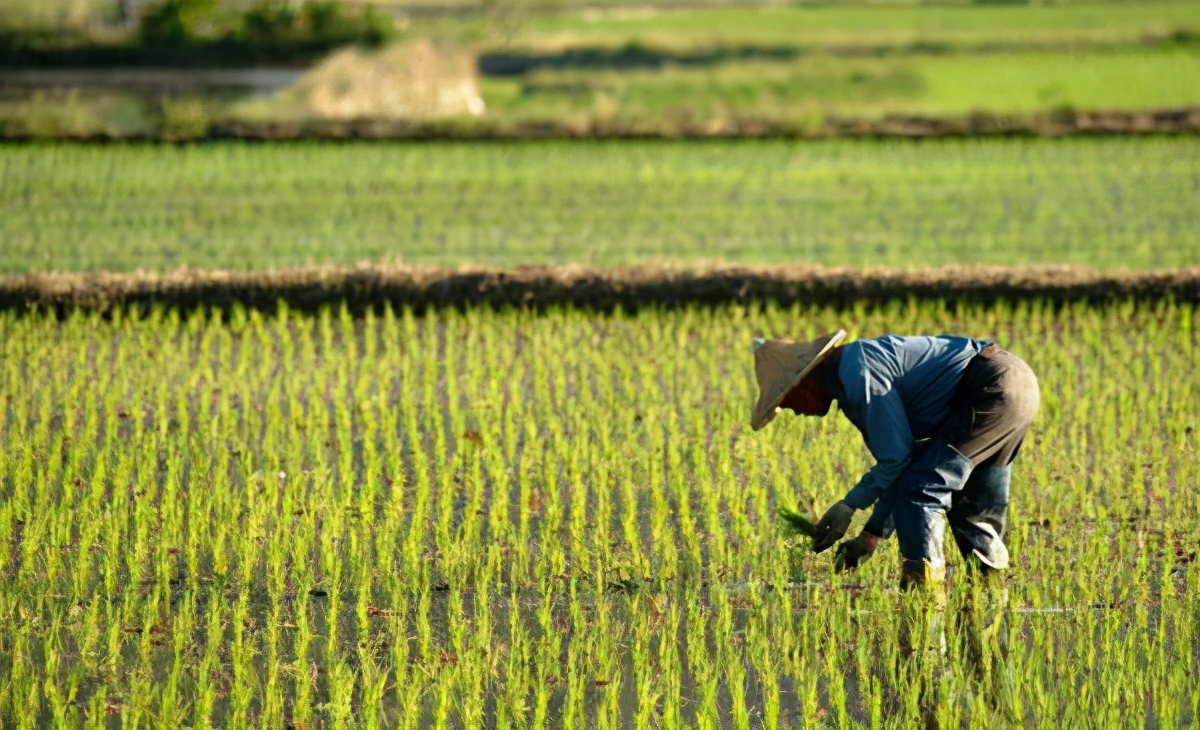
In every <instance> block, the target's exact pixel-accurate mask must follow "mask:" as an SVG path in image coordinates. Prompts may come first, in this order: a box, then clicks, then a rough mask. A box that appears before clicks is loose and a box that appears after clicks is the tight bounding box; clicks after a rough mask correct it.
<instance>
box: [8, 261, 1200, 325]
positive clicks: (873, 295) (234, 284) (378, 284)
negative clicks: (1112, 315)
mask: <svg viewBox="0 0 1200 730" xmlns="http://www.w3.org/2000/svg"><path fill="white" fill-rule="evenodd" d="M896 299H918V300H942V301H946V302H948V303H954V304H956V303H982V304H990V303H995V302H999V301H1009V302H1019V301H1022V300H1033V299H1036V300H1041V301H1045V302H1049V303H1056V304H1062V303H1068V302H1089V303H1096V304H1103V303H1118V302H1125V301H1150V302H1154V301H1163V300H1168V299H1169V300H1174V301H1176V302H1188V303H1192V304H1200V265H1197V266H1188V267H1183V268H1178V269H1170V270H1158V271H1109V270H1101V269H1092V268H1087V267H1079V266H1069V265H1052V266H1011V267H1009V266H984V265H978V266H964V265H950V266H943V267H938V268H914V269H892V268H882V267H880V268H856V267H826V266H817V265H807V264H788V265H778V266H764V265H753V266H749V265H748V266H740V265H732V264H706V265H693V266H684V265H658V264H654V265H638V266H627V267H614V268H593V267H588V266H580V265H563V266H527V267H518V268H507V269H505V268H490V267H460V268H441V267H430V266H399V265H361V266H357V267H335V266H320V267H308V268H299V269H288V270H280V271H273V272H231V271H218V270H197V269H179V270H176V271H172V272H165V273H154V272H134V273H114V272H93V273H38V274H8V275H2V276H0V310H7V311H16V312H30V311H48V312H52V313H55V314H57V315H65V314H67V313H69V312H71V311H74V310H83V311H93V312H96V311H98V312H109V311H112V310H114V309H123V310H128V309H145V308H148V307H151V306H155V305H158V306H164V307H167V308H173V309H178V310H183V311H191V310H196V309H212V308H215V309H221V310H228V309H229V308H231V307H234V306H238V305H240V306H243V307H246V308H249V309H258V310H265V311H274V310H275V309H276V308H277V307H278V306H279V304H280V302H284V303H286V304H287V306H288V307H289V308H291V309H294V310H299V311H315V310H319V309H321V308H323V307H337V306H341V305H343V304H345V305H346V306H347V307H348V308H349V309H350V310H351V311H352V312H355V313H361V312H363V311H366V310H368V309H374V310H378V309H381V308H382V307H384V306H385V305H390V306H392V307H393V308H396V309H401V308H406V307H411V308H412V309H413V310H415V311H418V312H420V311H424V310H426V309H429V308H448V307H458V308H469V307H492V308H505V307H526V308H530V309H535V310H542V309H546V308H550V307H576V308H581V309H588V310H596V311H613V310H617V309H623V310H626V311H636V310H638V309H640V308H645V307H663V308H673V307H682V306H720V305H725V304H731V303H744V304H765V303H777V304H781V305H785V306H787V305H791V304H819V305H833V306H850V305H854V304H859V303H866V304H872V303H884V302H887V301H892V300H896Z"/></svg>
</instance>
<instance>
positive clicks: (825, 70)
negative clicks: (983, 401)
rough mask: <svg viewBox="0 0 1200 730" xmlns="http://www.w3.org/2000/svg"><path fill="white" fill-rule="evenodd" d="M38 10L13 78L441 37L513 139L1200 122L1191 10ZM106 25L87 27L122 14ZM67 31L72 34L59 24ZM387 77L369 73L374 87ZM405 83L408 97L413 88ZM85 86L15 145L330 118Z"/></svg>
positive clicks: (32, 92)
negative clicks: (1171, 115)
mask: <svg viewBox="0 0 1200 730" xmlns="http://www.w3.org/2000/svg"><path fill="white" fill-rule="evenodd" d="M20 7H26V8H27V11H26V12H24V13H22V12H19V11H18V10H17V9H18V8H20ZM32 7H33V6H15V7H14V9H12V10H10V11H9V15H10V16H11V17H13V18H24V20H22V21H20V23H24V25H21V24H20V23H18V21H16V20H13V21H11V22H12V23H14V24H15V25H12V26H11V27H13V28H19V30H14V31H13V33H11V34H10V36H11V37H10V52H9V54H8V63H9V65H20V64H22V63H25V64H29V63H34V64H37V65H40V66H43V67H44V66H47V65H64V64H66V65H71V64H74V65H79V64H90V65H96V64H109V65H111V64H114V63H119V64H121V65H130V64H149V65H159V66H161V65H202V66H219V65H233V66H245V65H247V64H264V63H267V64H275V65H278V64H280V63H287V64H295V63H301V62H303V63H306V64H308V63H317V62H318V61H317V59H318V57H319V56H320V55H321V54H322V53H324V52H326V51H328V50H330V49H331V48H334V47H336V46H338V45H343V44H347V43H355V42H360V43H366V44H368V45H378V44H380V43H384V42H387V41H388V39H392V40H393V41H394V42H398V43H412V42H417V41H420V40H423V39H433V40H434V41H435V44H436V45H437V47H439V48H441V49H443V50H444V52H445V53H447V54H457V53H468V54H470V55H471V57H472V58H473V59H475V64H474V65H475V66H476V68H477V74H478V76H479V81H478V90H479V94H480V95H481V97H482V101H483V102H484V106H486V112H485V113H484V114H483V115H481V116H478V117H474V116H468V115H463V117H462V118H460V119H457V120H455V121H456V123H457V124H458V125H460V126H466V127H471V126H475V127H481V128H487V129H498V130H501V131H503V130H506V129H507V130H510V133H511V134H518V135H520V134H525V132H519V131H511V130H514V129H515V128H516V127H515V126H514V125H518V124H521V123H531V122H532V123H538V124H541V125H543V126H546V127H551V128H554V129H558V130H560V133H561V134H572V135H577V134H588V133H589V132H588V130H590V129H596V128H601V127H604V126H605V125H608V126H613V125H616V126H621V127H626V128H631V129H640V130H646V131H651V132H654V133H657V134H666V135H670V134H672V133H684V132H685V131H686V132H688V133H694V132H695V131H696V130H701V131H702V130H704V129H714V130H720V129H746V128H750V127H752V126H753V124H754V123H760V124H762V123H766V124H771V125H774V126H776V127H779V128H786V129H795V130H817V129H821V128H822V127H823V125H824V124H826V122H828V121H829V120H831V119H836V118H845V117H849V118H854V119H868V120H871V119H879V118H882V117H885V116H887V115H897V114H899V115H920V116H929V117H934V118H947V117H950V118H961V117H965V116H969V115H977V114H988V115H993V116H998V117H1002V118H1003V117H1029V116H1031V115H1034V114H1054V115H1058V116H1060V117H1064V118H1069V117H1070V115H1072V114H1074V113H1075V112H1077V111H1081V110H1130V109H1156V108H1164V107H1167V108H1183V109H1194V108H1200V13H1197V12H1196V11H1195V5H1194V3H1193V2H1190V1H1184V2H1139V3H1104V4H1091V3H1087V4H1083V3H1065V4H1051V5H1041V4H1027V3H1016V4H999V5H996V4H962V5H932V6H927V5H916V4H896V5H884V6H878V5H869V6H866V5H861V4H857V3H834V4H830V5H806V4H795V5H787V6H776V7H746V6H741V7H738V6H717V7H700V8H690V9H679V8H673V9H672V8H669V7H667V6H663V7H645V8H640V9H637V10H636V11H631V10H629V9H620V8H610V9H603V8H590V9H579V8H574V7H572V6H571V5H570V4H569V3H568V4H566V5H545V4H539V3H533V2H530V3H520V2H496V3H491V2H488V3H483V4H480V5H471V6H466V7H463V8H459V9H458V10H455V11H454V12H450V11H449V10H448V9H447V8H446V7H443V6H441V5H438V4H436V3H435V4H434V5H433V6H419V7H418V6H412V5H407V6H406V5H388V6H384V7H381V8H379V9H374V8H373V7H372V6H365V8H364V6H359V5H343V4H338V3H336V2H308V3H290V4H289V3H282V2H280V1H278V0H264V1H263V2H258V3H255V4H220V3H217V2H216V0H172V1H171V2H170V3H167V4H166V5H150V6H148V7H149V8H150V9H149V10H148V11H146V13H145V14H143V15H140V16H138V17H140V20H139V21H138V22H137V23H136V24H134V25H130V26H128V28H127V27H126V26H119V25H113V21H111V20H110V21H108V22H107V23H106V22H105V21H103V20H89V21H83V20H79V21H77V22H75V23H74V24H73V25H72V24H70V23H69V22H68V19H69V18H71V17H73V16H72V15H71V13H69V12H65V11H64V12H62V13H59V14H58V15H54V14H53V13H50V12H49V11H47V10H45V9H42V10H38V11H37V12H36V13H34V12H33V10H32ZM64 7H65V6H64ZM72 7H76V8H84V7H86V8H93V9H99V8H101V7H115V6H101V5H96V6H90V5H87V6H85V5H80V6H72ZM431 7H432V8H439V7H440V8H441V11H442V12H438V13H432V12H429V11H430V8H431ZM422 8H424V10H422ZM90 12H91V11H89V13H87V14H84V15H83V16H81V17H86V18H97V17H98V18H101V19H102V18H104V17H108V16H105V15H104V14H100V15H99V16H94V15H92V14H90ZM110 15H111V13H110ZM53 18H58V19H59V20H58V21H57V22H58V23H60V25H58V26H52V27H53V28H54V29H53V30H50V29H47V27H46V24H48V23H53V22H55V21H53V20H52V19H53ZM34 19H40V20H38V21H37V22H39V23H41V25H36V24H35V20H34ZM64 23H65V24H66V25H65V26H62V25H61V24H64ZM30 24H34V25H30ZM39 29H40V30H39ZM369 63H370V62H369V61H366V60H364V61H363V62H362V66H361V68H360V70H359V73H358V75H359V76H367V75H369V74H371V73H373V72H374V71H373V70H372V69H371V68H370V66H369ZM314 73H319V69H318V70H315V71H314ZM385 78H386V76H385ZM430 80H431V81H432V82H435V83H436V82H437V81H438V79H436V78H433V79H430ZM442 81H443V82H444V83H447V84H450V83H454V84H457V83H461V82H462V80H460V79H443V80H442ZM468 82H469V83H472V84H473V83H475V82H474V81H471V80H468ZM390 83H391V84H392V87H390V92H389V93H399V94H403V93H404V88H405V86H406V85H410V84H411V82H405V83H399V82H396V81H395V80H394V79H393V81H392V82H390ZM64 87H65V88H64ZM72 88H73V86H72V83H71V81H70V78H69V77H67V78H65V79H62V78H60V79H59V80H57V81H55V82H54V83H53V84H43V85H42V86H38V85H37V84H36V83H35V82H34V81H33V80H30V81H23V82H21V84H20V85H18V86H13V87H9V88H7V89H5V90H3V92H2V93H0V134H7V135H9V136H29V135H39V134H40V135H43V136H55V135H59V134H75V135H79V134H105V135H110V136H111V135H115V136H124V135H151V136H153V135H163V136H167V137H172V136H177V129H176V128H174V127H173V126H172V123H171V116H170V111H169V109H168V108H167V106H166V104H167V103H170V102H171V101H174V100H177V99H178V98H179V97H181V96H182V97H184V98H185V100H186V101H187V102H188V103H192V104H193V105H194V106H195V107H196V108H197V109H198V110H199V111H198V113H197V119H198V122H197V123H196V124H194V125H193V128H195V129H199V130H200V131H201V132H203V131H204V130H207V129H209V128H211V127H212V125H214V124H216V123H219V122H222V121H228V120H241V121H243V122H247V123H253V124H258V125H265V124H268V123H270V122H272V121H279V120H295V119H297V118H305V117H311V116H312V115H313V113H314V112H313V110H312V107H311V105H309V104H306V103H305V101H306V97H307V96H308V95H311V94H312V93H313V92H312V90H311V85H308V86H306V85H304V84H297V85H295V86H293V87H291V88H278V89H275V90H273V91H264V90H262V89H258V90H248V89H245V88H241V89H238V88H213V87H206V86H203V85H198V84H187V83H184V82H181V83H180V84H179V85H177V86H173V87H169V88H156V89H153V90H149V89H147V88H146V87H145V86H138V85H136V84H134V85H127V86H108V87H105V88H104V89H102V90H98V89H95V88H88V89H83V90H80V89H76V90H75V91H74V92H73V95H68V94H67V92H66V90H65V89H72ZM344 93H349V92H344ZM1196 126H1197V127H1200V122H1197V123H1196ZM581 130H582V131H581Z"/></svg>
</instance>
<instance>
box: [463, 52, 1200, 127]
mask: <svg viewBox="0 0 1200 730" xmlns="http://www.w3.org/2000/svg"><path fill="white" fill-rule="evenodd" d="M482 91H483V97H484V100H485V101H486V102H487V104H488V109H489V110H490V112H491V114H492V115H495V116H499V117H502V118H517V119H550V118H554V119H579V120H596V119H600V120H618V121H631V122H644V123H652V122H654V121H655V120H664V121H663V122H662V123H663V124H668V125H669V124H670V123H671V120H672V119H676V118H680V117H685V118H688V119H695V120H701V121H708V120H712V121H720V120H724V119H729V118H737V117H752V118H759V119H768V120H773V121H779V122H783V123H788V124H791V125H795V126H798V127H801V128H816V127H819V126H820V124H821V123H822V121H823V120H824V119H826V118H827V117H829V116H842V117H857V118H868V119H870V118H878V117H881V116H884V115H886V114H917V115H929V116H943V115H950V116H955V115H966V114H971V113H973V112H980V111H984V112H990V113H993V114H998V115H1005V114H1031V113H1035V112H1039V111H1044V110H1053V109H1059V108H1064V107H1070V108H1075V109H1143V108H1156V107H1179V106H1196V105H1200V47H1196V48H1180V49H1172V50H1170V51H1158V50H1137V49H1134V50H1129V51H1120V52H1106V53H1099V52H1081V53H1042V52H1031V53H998V54H985V55H970V54H948V55H924V56H909V55H905V56H895V57H883V58H841V57H835V56H830V55H817V56H802V57H799V58H797V59H795V60H792V61H787V62H774V61H744V62H738V63H722V64H717V65H697V66H681V65H673V64H667V65H665V66H664V67H662V68H648V69H636V70H617V69H587V70H554V71H551V70H541V71H535V72H533V73H530V74H527V75H525V76H522V77H517V78H485V79H484V81H483V87H482Z"/></svg>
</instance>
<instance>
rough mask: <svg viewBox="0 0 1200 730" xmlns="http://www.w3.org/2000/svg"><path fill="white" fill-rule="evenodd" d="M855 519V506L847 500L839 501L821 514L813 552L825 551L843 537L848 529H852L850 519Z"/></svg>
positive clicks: (814, 531)
mask: <svg viewBox="0 0 1200 730" xmlns="http://www.w3.org/2000/svg"><path fill="white" fill-rule="evenodd" d="M852 519H854V508H853V507H851V506H850V505H848V504H846V503H845V502H838V503H837V504H835V505H833V506H832V507H830V508H829V509H827V510H825V514H823V515H821V520H820V521H819V522H817V526H816V528H815V529H814V530H813V552H814V553H823V552H825V551H826V550H828V549H829V548H831V547H833V544H834V543H835V542H837V541H838V540H840V539H842V536H843V535H845V534H846V530H848V529H850V520H852Z"/></svg>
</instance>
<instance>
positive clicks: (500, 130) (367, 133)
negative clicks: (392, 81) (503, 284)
mask: <svg viewBox="0 0 1200 730" xmlns="http://www.w3.org/2000/svg"><path fill="white" fill-rule="evenodd" d="M1086 135H1109V136H1123V135H1172V136H1175V135H1188V136H1191V135H1200V106H1185V107H1173V108H1159V109H1134V110H1124V109H1115V110H1103V109H1099V110H1096V109H1091V110H1077V109H1072V108H1061V109H1055V110H1051V111H1047V112H1043V113H1038V114H1034V115H1031V116H1025V115H1000V114H991V113H986V112H977V113H974V114H968V115H965V116H946V117H934V116H922V115H904V114H889V115H887V116H884V117H882V118H879V119H866V118H858V117H838V116H831V117H829V118H827V119H825V120H824V122H823V123H822V124H821V125H819V126H805V125H803V124H801V123H798V122H797V123H793V122H789V121H787V120H780V119H769V118H763V117H755V116H731V117H729V118H725V119H715V120H705V119H691V118H674V117H672V118H669V119H656V120H602V119H590V120H581V121H564V120H549V121H536V120H534V121H516V122H513V121H508V120H494V119H483V118H478V117H472V118H468V119H460V118H450V119H445V120H426V121H419V120H402V119H375V118H359V119H346V120H341V119H329V120H318V119H312V120H307V121H267V122H250V121H229V120H220V121H209V120H201V121H200V122H198V123H197V124H196V125H195V128H194V129H193V128H191V127H189V128H188V129H186V130H180V129H176V128H174V127H164V128H163V129H162V130H160V131H158V132H155V133H149V134H147V133H129V134H126V133H107V132H106V133H91V132H88V133H83V134H73V133H54V134H43V133H39V132H25V131H17V130H12V129H8V130H6V129H5V128H4V127H3V125H0V139H3V140H4V141H7V142H18V143H20V142H34V143H37V142H45V141H47V140H50V139H54V140H58V141H62V142H83V143H109V142H150V143H154V142H166V143H179V142H189V143H198V142H220V141H231V140H240V141H245V142H291V141H303V140H323V141H351V140H376V141H388V140H392V141H420V142H427V141H481V142H486V141H509V140H513V141H519V140H547V139H629V140H634V139H680V140H686V139H831V138H851V139H853V138H877V139H923V138H936V137H1067V136H1086Z"/></svg>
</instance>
